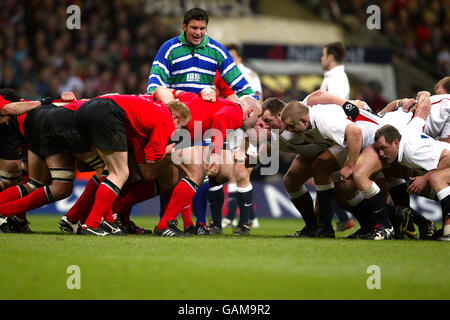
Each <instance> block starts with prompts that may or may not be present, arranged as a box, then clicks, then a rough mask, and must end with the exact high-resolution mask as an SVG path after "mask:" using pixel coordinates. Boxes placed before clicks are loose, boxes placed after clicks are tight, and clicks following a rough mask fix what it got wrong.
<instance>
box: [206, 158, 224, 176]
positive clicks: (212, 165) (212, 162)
mask: <svg viewBox="0 0 450 320" xmlns="http://www.w3.org/2000/svg"><path fill="white" fill-rule="evenodd" d="M220 161H221V156H220V155H219V154H217V153H212V154H211V156H210V157H209V163H208V164H207V165H206V175H207V176H209V177H215V176H216V175H217V174H218V173H219V167H220Z"/></svg>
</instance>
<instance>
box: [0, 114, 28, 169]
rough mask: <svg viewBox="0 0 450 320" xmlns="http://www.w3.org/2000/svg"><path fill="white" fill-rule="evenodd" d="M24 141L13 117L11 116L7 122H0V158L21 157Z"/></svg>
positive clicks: (12, 158)
mask: <svg viewBox="0 0 450 320" xmlns="http://www.w3.org/2000/svg"><path fill="white" fill-rule="evenodd" d="M26 142H27V141H26V139H25V137H24V136H23V135H22V133H21V132H20V129H19V124H18V123H17V120H16V119H15V118H12V119H11V120H10V121H9V123H2V124H0V159H5V160H20V159H22V156H23V146H24V145H25V144H26Z"/></svg>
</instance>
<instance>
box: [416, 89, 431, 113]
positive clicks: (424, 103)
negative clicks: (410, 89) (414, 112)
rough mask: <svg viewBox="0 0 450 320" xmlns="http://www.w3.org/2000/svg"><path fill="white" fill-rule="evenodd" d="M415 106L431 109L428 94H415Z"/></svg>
mask: <svg viewBox="0 0 450 320" xmlns="http://www.w3.org/2000/svg"><path fill="white" fill-rule="evenodd" d="M417 105H418V106H420V107H421V108H423V109H425V108H426V109H428V110H429V109H430V108H431V100H430V93H429V92H428V91H420V92H419V93H418V94H417Z"/></svg>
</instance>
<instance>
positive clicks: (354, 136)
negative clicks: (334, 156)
mask: <svg viewBox="0 0 450 320" xmlns="http://www.w3.org/2000/svg"><path fill="white" fill-rule="evenodd" d="M345 140H346V141H347V148H348V158H347V161H346V162H345V164H344V167H343V168H342V169H341V176H342V177H343V178H344V179H349V178H350V177H351V175H352V174H353V169H354V166H355V164H356V161H357V160H358V157H359V154H360V152H361V148H362V130H361V128H360V127H358V126H357V125H356V124H353V123H352V124H349V125H347V127H346V128H345Z"/></svg>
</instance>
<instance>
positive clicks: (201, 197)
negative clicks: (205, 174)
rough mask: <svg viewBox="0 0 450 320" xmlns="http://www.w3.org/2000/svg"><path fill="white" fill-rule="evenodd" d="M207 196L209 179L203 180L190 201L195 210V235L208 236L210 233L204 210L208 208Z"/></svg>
mask: <svg viewBox="0 0 450 320" xmlns="http://www.w3.org/2000/svg"><path fill="white" fill-rule="evenodd" d="M208 196H209V179H207V178H206V179H205V180H204V181H203V183H202V185H201V186H200V187H199V189H198V191H197V193H196V194H195V196H194V198H193V199H192V205H193V208H194V209H195V214H196V218H197V219H196V222H195V234H197V235H210V234H211V231H210V230H209V228H208V227H207V226H206V209H207V206H208Z"/></svg>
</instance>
